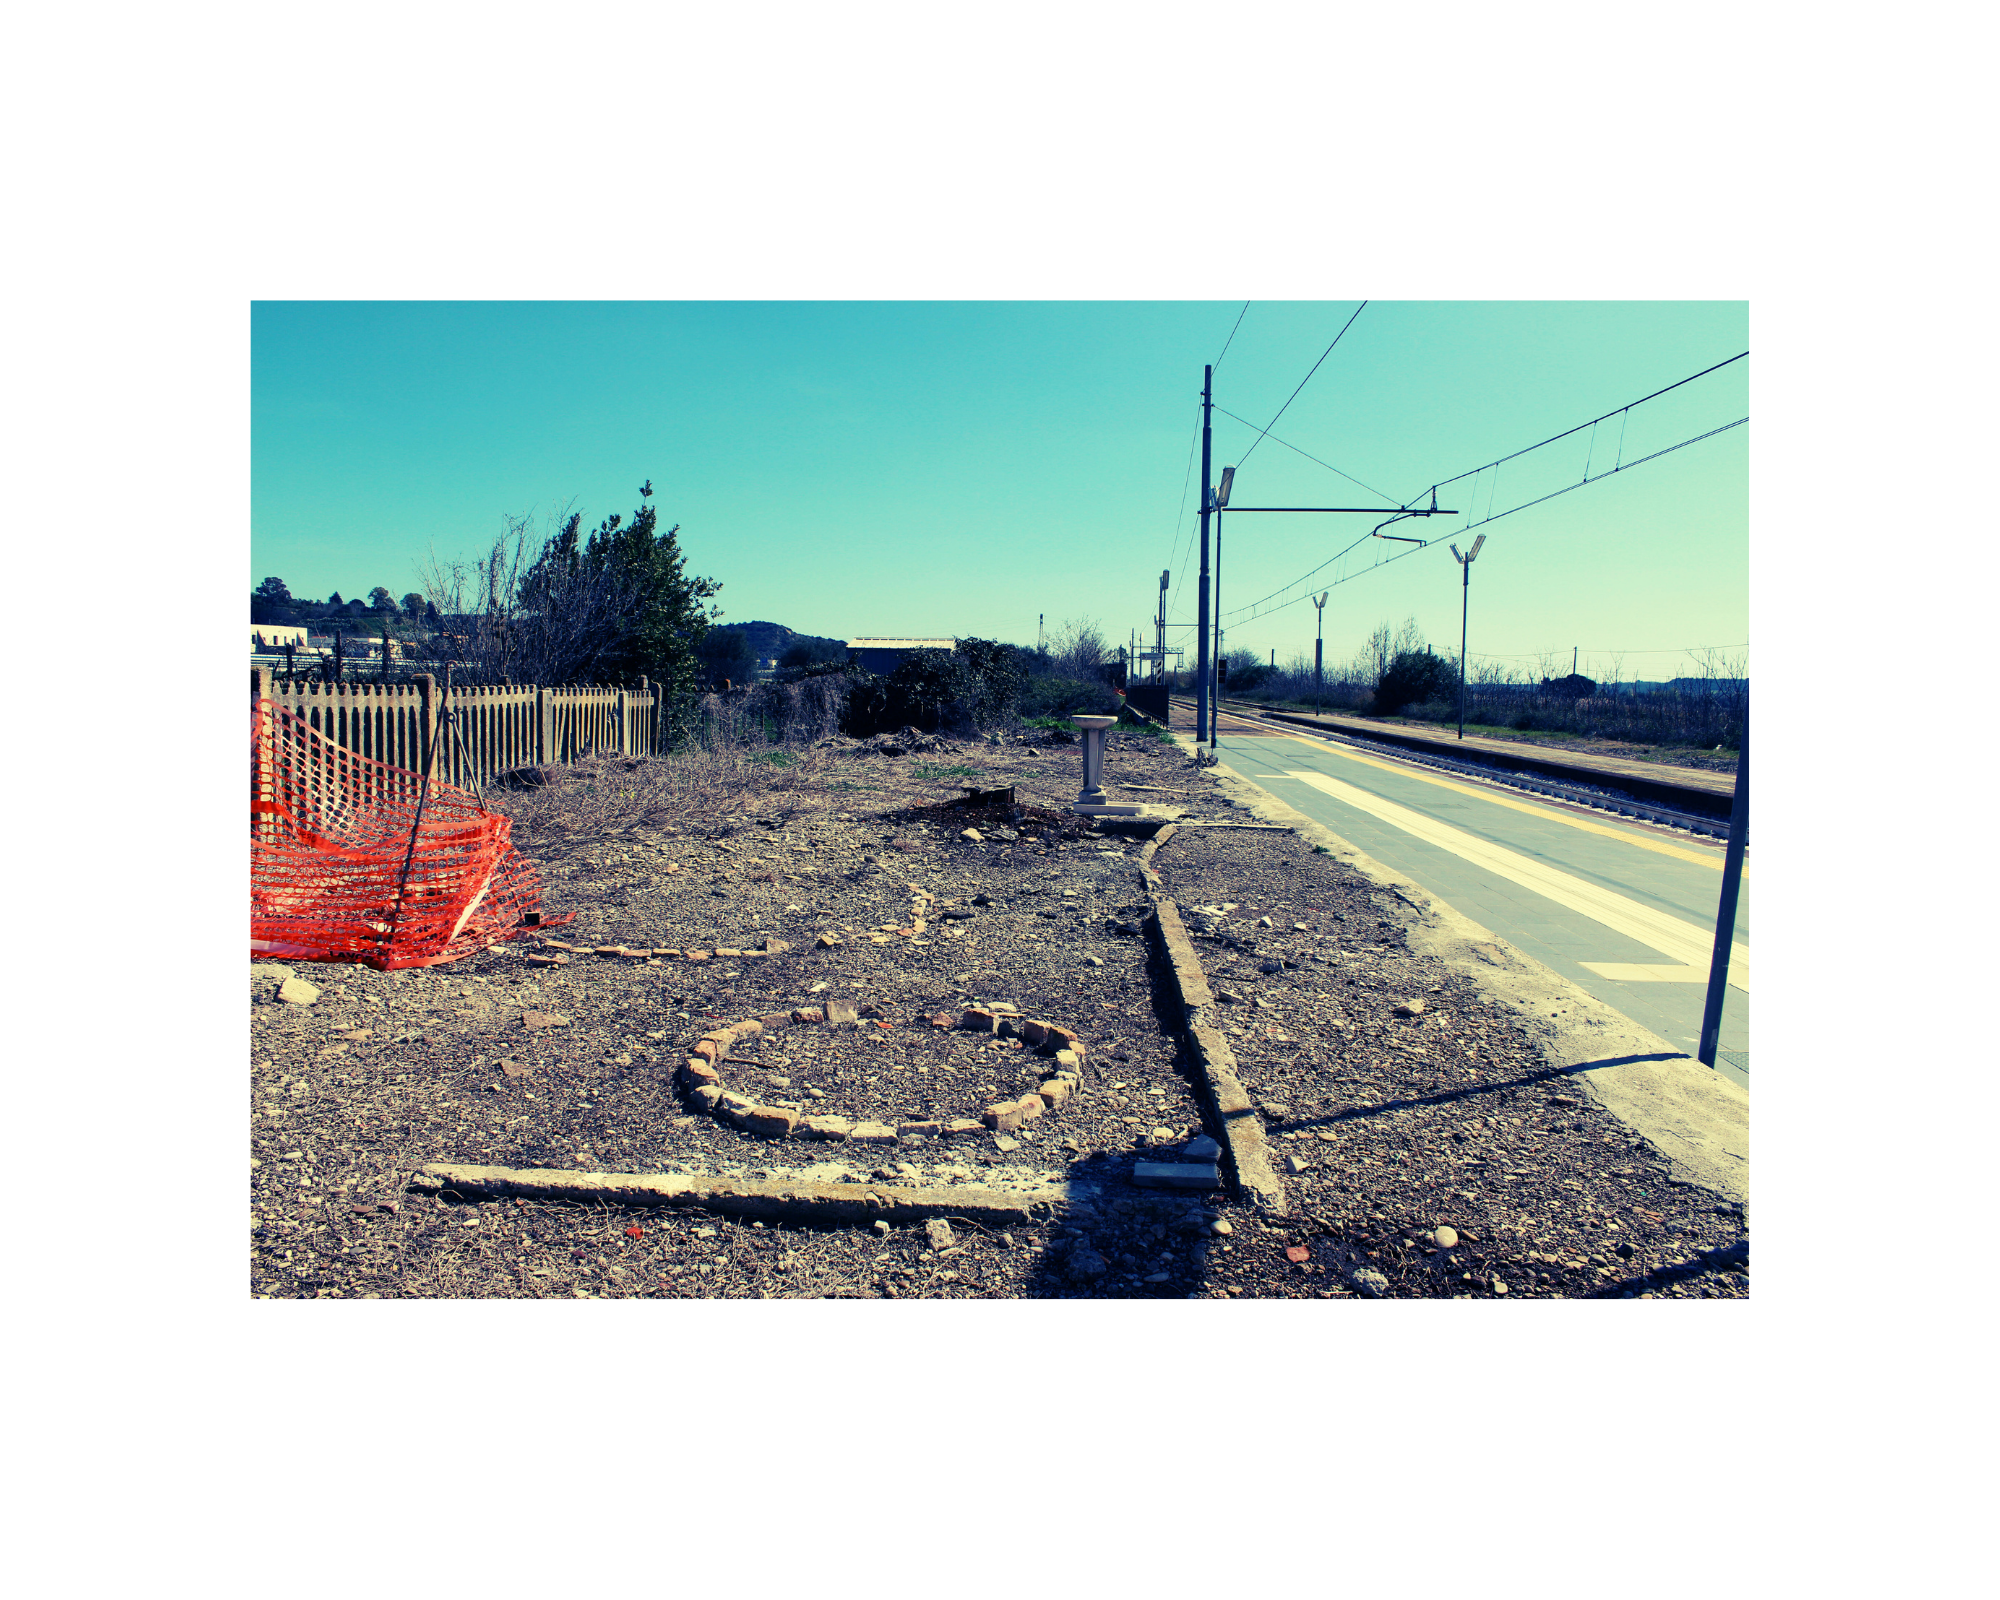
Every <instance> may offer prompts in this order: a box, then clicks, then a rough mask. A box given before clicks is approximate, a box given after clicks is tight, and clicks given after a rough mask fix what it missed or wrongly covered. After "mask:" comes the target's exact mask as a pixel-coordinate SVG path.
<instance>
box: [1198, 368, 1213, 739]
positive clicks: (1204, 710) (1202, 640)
mask: <svg viewBox="0 0 2000 1600" xmlns="http://www.w3.org/2000/svg"><path fill="white" fill-rule="evenodd" d="M1214 376H1215V368H1214V367H1212V366H1209V367H1203V368H1202V369H1201V575H1200V577H1199V578H1198V579H1197V580H1196V582H1195V591H1194V638H1195V662H1194V681H1195V691H1194V737H1195V742H1196V743H1197V744H1199V743H1200V742H1201V739H1202V736H1203V735H1204V734H1207V733H1209V732H1210V731H1211V729H1212V727H1213V719H1212V718H1211V716H1210V714H1209V713H1210V704H1209V696H1208V666H1209V661H1208V506H1209V501H1210V498H1211V496H1210V494H1209V491H1208V482H1209V479H1208V469H1209V454H1208V452H1209V431H1208V429H1209V392H1208V391H1209V383H1210V380H1211V379H1213V377H1214Z"/></svg>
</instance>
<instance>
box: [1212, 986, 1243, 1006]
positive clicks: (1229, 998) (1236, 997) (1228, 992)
mask: <svg viewBox="0 0 2000 1600" xmlns="http://www.w3.org/2000/svg"><path fill="white" fill-rule="evenodd" d="M1215 998H1216V999H1218V1000H1220V1001H1221V1002H1222V1003H1223V1004H1224V1005H1226V1006H1240V1005H1241V1004H1243V996H1241V995H1240V994H1238V993H1237V992H1236V991H1235V990H1234V989H1217V990H1216V991H1215Z"/></svg>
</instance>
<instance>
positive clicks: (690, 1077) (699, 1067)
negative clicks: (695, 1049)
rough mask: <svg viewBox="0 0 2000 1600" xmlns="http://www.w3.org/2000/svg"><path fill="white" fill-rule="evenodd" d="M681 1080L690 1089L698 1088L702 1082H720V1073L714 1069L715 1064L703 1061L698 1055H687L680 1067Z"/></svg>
mask: <svg viewBox="0 0 2000 1600" xmlns="http://www.w3.org/2000/svg"><path fill="white" fill-rule="evenodd" d="M680 1076H681V1082H682V1083H684V1084H686V1085H687V1086H688V1087H689V1088H690V1089H699V1088H701V1087H702V1085H704V1084H709V1083H714V1084H719V1083H721V1082H722V1074H721V1073H719V1072H717V1071H716V1070H715V1064H714V1063H713V1062H711V1061H704V1060H703V1059H702V1058H701V1057H700V1056H689V1057H688V1058H687V1060H686V1062H685V1063H684V1064H683V1065H682V1067H681V1074H680Z"/></svg>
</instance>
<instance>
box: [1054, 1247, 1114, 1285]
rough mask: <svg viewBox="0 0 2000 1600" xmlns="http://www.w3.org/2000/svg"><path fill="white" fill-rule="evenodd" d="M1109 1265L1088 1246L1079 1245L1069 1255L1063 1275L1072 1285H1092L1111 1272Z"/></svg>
mask: <svg viewBox="0 0 2000 1600" xmlns="http://www.w3.org/2000/svg"><path fill="white" fill-rule="evenodd" d="M1110 1270H1111V1269H1110V1266H1109V1264H1108V1263H1107V1262H1106V1261H1105V1259H1104V1257H1102V1256H1101V1255H1099V1254H1098V1253H1097V1252H1096V1251H1095V1250H1093V1249H1091V1248H1090V1247H1089V1246H1088V1245H1079V1246H1078V1247H1077V1248H1076V1249H1074V1250H1072V1251H1071V1252H1070V1253H1069V1260H1068V1262H1067V1263H1065V1264H1064V1267H1063V1275H1064V1276H1065V1277H1067V1278H1068V1279H1069V1280H1070V1281H1071V1282H1072V1283H1090V1282H1092V1281H1094V1280H1095V1279H1098V1278H1101V1277H1103V1276H1104V1274H1105V1273H1106V1272H1108V1271H1110Z"/></svg>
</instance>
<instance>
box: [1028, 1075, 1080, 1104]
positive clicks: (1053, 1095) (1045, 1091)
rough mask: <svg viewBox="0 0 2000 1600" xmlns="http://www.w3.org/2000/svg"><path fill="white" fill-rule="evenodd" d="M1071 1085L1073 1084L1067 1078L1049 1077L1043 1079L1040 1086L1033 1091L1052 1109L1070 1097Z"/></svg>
mask: <svg viewBox="0 0 2000 1600" xmlns="http://www.w3.org/2000/svg"><path fill="white" fill-rule="evenodd" d="M1072 1087H1073V1085H1072V1084H1071V1083H1070V1081H1069V1079H1067V1078H1049V1079H1046V1080H1044V1082H1043V1083H1042V1086H1041V1087H1040V1088H1039V1089H1037V1090H1036V1091H1035V1093H1036V1094H1038V1095H1040V1096H1041V1097H1042V1099H1043V1100H1044V1101H1046V1102H1047V1103H1048V1105H1049V1107H1050V1108H1051V1109H1054V1108H1055V1107H1056V1106H1059V1105H1061V1104H1062V1103H1063V1102H1064V1101H1065V1100H1067V1099H1068V1098H1069V1097H1070V1090H1071V1088H1072Z"/></svg>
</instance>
